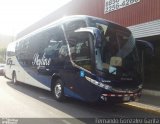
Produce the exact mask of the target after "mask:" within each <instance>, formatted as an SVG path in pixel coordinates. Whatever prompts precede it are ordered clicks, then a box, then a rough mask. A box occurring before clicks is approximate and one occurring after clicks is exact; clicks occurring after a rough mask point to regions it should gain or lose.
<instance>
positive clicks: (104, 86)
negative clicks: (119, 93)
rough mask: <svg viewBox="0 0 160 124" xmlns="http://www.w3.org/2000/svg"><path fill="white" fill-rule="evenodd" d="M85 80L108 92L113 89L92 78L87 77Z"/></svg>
mask: <svg viewBox="0 0 160 124" xmlns="http://www.w3.org/2000/svg"><path fill="white" fill-rule="evenodd" d="M85 78H86V80H88V81H89V82H91V83H92V84H94V85H96V86H98V87H101V88H103V89H106V90H108V89H111V86H109V85H107V84H104V83H101V82H98V81H96V80H94V79H92V78H90V77H87V76H85Z"/></svg>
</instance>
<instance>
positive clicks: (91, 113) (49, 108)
mask: <svg viewBox="0 0 160 124" xmlns="http://www.w3.org/2000/svg"><path fill="white" fill-rule="evenodd" d="M142 98H143V97H142ZM158 117H160V114H159V113H154V112H151V111H147V110H143V109H139V108H137V107H133V106H131V105H127V104H120V105H106V104H94V105H91V104H87V103H84V102H81V101H78V100H75V99H66V100H65V102H63V103H60V102H57V101H55V100H54V99H53V98H52V96H51V94H50V93H49V92H48V91H45V90H42V89H39V88H35V87H32V86H28V85H25V84H19V85H13V84H12V82H11V81H10V80H8V79H5V78H4V77H2V76H0V118H2V120H0V123H1V122H2V123H3V122H4V123H3V124H8V123H5V122H9V121H11V122H12V121H15V122H16V120H6V118H27V119H20V120H17V121H19V122H21V123H22V122H25V123H26V124H27V123H30V121H36V122H37V123H38V124H41V123H43V122H44V123H46V124H49V123H51V122H54V123H55V124H61V123H62V124H71V123H76V124H78V123H80V124H81V123H98V122H97V120H96V118H158ZM29 118H32V119H29ZM33 118H47V119H33ZM53 118H54V119H53ZM55 118H61V119H55ZM71 118H74V119H71ZM89 118H92V119H89Z"/></svg>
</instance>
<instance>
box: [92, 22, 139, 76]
mask: <svg viewBox="0 0 160 124" xmlns="http://www.w3.org/2000/svg"><path fill="white" fill-rule="evenodd" d="M91 24H92V26H93V25H94V27H97V28H98V29H99V30H100V32H101V40H102V42H101V47H98V48H96V55H95V59H96V68H97V70H99V71H102V72H105V73H108V74H110V75H112V76H117V77H124V76H125V77H137V74H138V73H139V72H140V69H139V65H138V63H139V62H138V61H139V59H138V54H137V51H136V48H135V39H134V38H133V36H132V33H131V32H130V31H129V30H128V29H127V28H124V27H121V26H119V25H115V24H112V23H109V22H105V21H104V22H103V21H97V20H94V21H93V20H92V23H91Z"/></svg>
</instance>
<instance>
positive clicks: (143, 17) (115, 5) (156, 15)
mask: <svg viewBox="0 0 160 124" xmlns="http://www.w3.org/2000/svg"><path fill="white" fill-rule="evenodd" d="M68 15H91V16H96V17H100V18H104V19H107V20H110V21H113V22H116V23H118V24H120V25H122V26H125V27H128V28H129V29H130V30H131V31H132V32H133V35H134V37H135V38H137V39H141V40H147V41H149V42H151V43H153V45H154V47H155V56H154V57H152V58H148V57H147V56H146V57H145V58H144V59H145V66H144V70H145V74H144V75H145V79H144V82H145V84H144V85H145V87H146V88H147V89H155V90H160V76H159V75H160V64H159V63H160V0H72V1H71V2H69V3H68V4H66V5H64V6H63V7H61V8H59V9H57V10H56V11H54V12H53V13H51V14H49V15H48V16H46V17H45V18H43V19H41V20H39V21H38V22H37V23H35V24H33V25H31V26H29V27H28V28H26V29H25V30H23V31H22V32H20V33H19V34H18V35H17V38H20V37H22V36H24V35H26V34H28V33H30V32H32V31H34V30H36V29H38V28H40V27H42V26H45V25H47V24H49V23H51V22H53V21H55V20H57V19H60V18H62V17H63V16H68ZM158 86H159V87H158Z"/></svg>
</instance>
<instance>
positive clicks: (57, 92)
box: [54, 83, 62, 98]
mask: <svg viewBox="0 0 160 124" xmlns="http://www.w3.org/2000/svg"><path fill="white" fill-rule="evenodd" d="M54 91H55V96H56V98H60V97H61V94H62V86H61V84H59V83H58V84H56V86H55V88H54Z"/></svg>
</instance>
